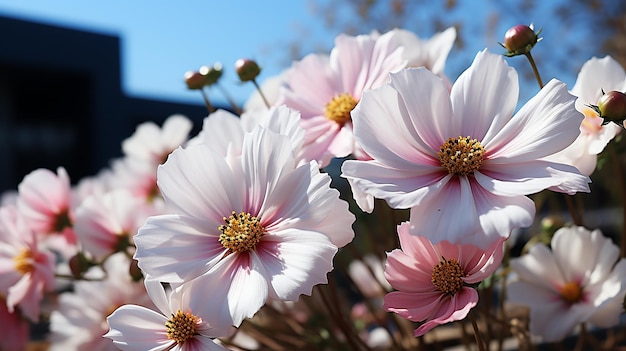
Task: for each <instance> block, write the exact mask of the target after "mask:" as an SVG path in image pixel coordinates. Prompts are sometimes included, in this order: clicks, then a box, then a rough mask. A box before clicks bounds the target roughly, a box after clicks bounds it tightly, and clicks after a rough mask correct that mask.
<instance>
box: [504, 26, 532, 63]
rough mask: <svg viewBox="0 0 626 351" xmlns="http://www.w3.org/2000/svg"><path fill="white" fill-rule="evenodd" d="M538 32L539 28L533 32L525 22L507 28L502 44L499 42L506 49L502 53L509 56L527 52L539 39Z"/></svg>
mask: <svg viewBox="0 0 626 351" xmlns="http://www.w3.org/2000/svg"><path fill="white" fill-rule="evenodd" d="M539 33H541V30H539V32H537V33H535V31H534V30H533V27H532V25H530V26H527V25H525V24H518V25H517V26H515V27H512V28H511V29H509V30H507V31H506V33H505V34H504V44H500V45H502V46H503V47H504V48H505V49H506V50H507V52H506V53H505V54H504V55H506V56H509V57H510V56H516V55H524V54H527V53H529V52H530V50H531V49H532V48H533V47H534V46H535V44H537V42H539V41H540V40H541V38H539Z"/></svg>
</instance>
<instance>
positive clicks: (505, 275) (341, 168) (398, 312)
mask: <svg viewBox="0 0 626 351" xmlns="http://www.w3.org/2000/svg"><path fill="white" fill-rule="evenodd" d="M538 34H539V33H535V32H534V31H533V29H532V27H528V26H517V27H514V28H513V29H512V30H511V31H509V32H507V35H506V37H505V43H504V46H505V47H506V49H507V50H508V52H507V54H505V56H515V55H519V54H524V55H526V56H527V57H528V58H529V59H530V62H531V64H532V65H533V68H535V72H537V70H536V67H534V65H535V64H534V61H532V56H531V55H530V51H531V49H533V48H534V46H535V45H536V44H537V43H538V42H539V39H540V38H538ZM455 38H456V30H455V29H454V28H449V29H447V30H445V31H443V32H441V33H438V34H437V35H435V36H433V37H432V38H431V39H429V40H423V39H419V38H418V37H417V36H415V34H413V33H411V32H409V31H406V30H401V29H395V30H392V31H389V32H386V33H378V32H374V33H371V34H369V35H358V36H349V35H339V36H338V37H337V38H336V39H335V45H334V48H333V49H332V50H331V51H330V53H329V54H311V55H308V56H306V57H304V58H302V59H301V60H299V61H295V62H293V64H292V66H291V67H289V68H288V69H287V70H285V72H284V73H283V74H281V75H280V76H279V77H273V78H272V79H271V83H268V84H263V85H262V87H259V85H258V84H257V81H256V78H257V77H258V76H259V74H260V73H261V71H262V70H261V67H260V66H259V65H258V64H257V63H256V62H254V61H252V60H247V59H244V60H240V61H238V62H237V64H236V69H237V73H238V75H239V76H240V78H241V80H242V81H245V82H247V81H250V82H252V83H253V84H255V85H256V86H257V87H259V90H258V91H257V93H255V95H254V96H251V97H250V100H249V101H248V103H246V105H245V107H244V108H243V109H241V108H239V107H238V106H233V108H232V112H230V111H226V110H223V109H218V110H215V109H214V108H213V106H212V105H211V104H210V102H209V100H208V96H207V95H206V93H205V92H204V88H205V87H210V86H212V85H214V84H217V81H218V80H219V78H220V77H221V74H222V66H221V65H213V66H212V67H211V68H208V67H203V69H201V70H200V71H199V72H189V73H187V74H186V75H185V79H186V82H187V85H188V87H189V88H190V89H193V90H200V91H202V94H203V97H204V99H205V102H206V104H207V108H208V109H209V111H210V113H209V115H208V116H207V117H206V118H205V119H204V122H203V126H202V129H201V131H200V132H199V133H198V134H197V135H194V136H191V135H189V133H190V130H191V129H192V123H191V122H190V121H189V120H188V119H187V118H186V117H183V116H179V115H175V116H171V117H169V118H168V119H167V120H166V121H165V122H164V124H163V125H162V126H157V125H156V124H154V123H145V124H142V125H140V126H138V128H137V130H136V132H135V134H133V135H132V136H131V137H129V138H128V139H126V140H125V141H124V142H123V143H122V151H123V153H124V155H123V157H121V158H119V159H116V160H114V161H113V162H112V163H111V166H110V167H109V168H107V169H104V170H103V171H102V172H100V173H99V174H98V175H96V176H93V177H91V178H89V179H81V180H80V181H79V182H77V183H76V185H71V182H70V177H69V175H68V174H67V172H66V171H65V170H64V168H62V167H59V168H58V170H57V171H56V172H52V171H50V170H46V169H38V170H35V171H33V172H32V173H30V174H29V175H27V176H26V177H25V178H24V179H23V181H22V182H21V184H20V185H19V186H18V189H17V193H16V194H14V195H13V196H6V197H5V201H4V202H3V204H2V206H1V207H0V236H1V240H0V301H1V302H2V308H0V320H1V321H2V325H3V326H4V325H7V328H8V330H11V331H12V332H11V333H10V334H11V337H10V338H3V339H2V340H0V349H2V350H20V349H22V348H23V347H24V345H25V343H26V342H27V330H28V323H29V322H37V321H38V320H39V319H40V316H42V315H43V316H46V314H45V313H44V312H42V309H41V306H46V308H48V309H49V308H52V309H53V312H52V313H51V314H50V315H49V316H46V318H47V319H48V320H49V322H50V336H49V338H48V340H49V342H50V349H59V350H61V349H63V350H67V349H75V350H94V349H97V350H109V349H111V350H113V349H116V348H119V349H121V350H225V349H233V350H252V349H259V350H262V349H274V350H280V349H294V348H304V349H319V350H343V349H354V350H357V349H358V350H361V349H366V350H374V349H376V350H378V349H388V348H389V349H411V348H414V347H415V346H417V345H422V344H423V345H427V344H428V343H436V342H437V338H436V337H433V338H430V339H428V338H427V337H428V336H429V334H433V333H434V332H435V327H438V326H440V325H443V324H450V323H453V322H458V323H460V324H461V325H462V326H463V324H462V323H464V321H465V320H466V319H468V320H469V321H470V322H471V324H472V326H473V329H474V333H475V340H476V343H477V345H478V349H479V350H484V349H485V347H488V344H489V340H488V339H487V340H484V337H485V335H484V334H486V333H485V332H484V327H481V325H484V324H485V323H493V326H489V327H488V328H487V331H491V330H493V329H495V328H498V329H499V330H500V331H501V332H500V334H501V336H502V338H504V337H507V336H516V337H517V338H518V340H519V344H520V347H523V345H529V343H532V342H535V340H537V339H535V338H534V337H539V338H541V340H543V341H547V342H554V341H561V340H563V339H565V338H566V337H568V336H569V335H570V334H571V333H572V332H573V331H574V330H577V331H578V332H579V333H581V335H582V333H583V332H585V330H586V328H587V324H589V325H592V326H595V327H600V328H610V327H613V326H615V325H617V324H619V321H620V315H621V314H622V312H623V307H622V302H623V300H624V296H625V295H626V261H624V260H623V259H621V258H620V249H619V248H618V247H617V246H616V245H615V244H614V243H613V242H612V241H611V239H610V238H609V237H607V236H604V235H603V234H602V233H601V232H600V231H599V230H598V229H595V230H589V229H587V228H585V227H584V226H583V225H582V223H581V220H580V214H579V213H576V212H575V209H573V210H572V211H573V212H572V215H571V216H572V221H573V223H570V224H568V225H566V226H563V227H562V228H560V229H558V230H553V231H552V232H550V233H548V234H549V238H548V240H547V241H546V242H550V243H551V245H550V247H548V246H546V245H544V244H541V243H540V244H536V245H534V246H532V247H530V248H529V249H528V252H527V253H526V252H525V253H523V254H522V255H521V256H519V257H517V255H514V254H513V247H514V245H515V242H514V238H513V236H514V235H513V234H514V233H518V232H520V231H524V230H525V228H528V227H531V226H532V225H533V223H535V222H536V218H535V217H536V213H537V212H538V210H537V208H538V206H539V205H538V204H537V203H536V202H535V201H534V196H535V194H539V193H541V194H553V193H562V194H561V195H562V196H565V197H566V198H567V199H568V201H571V197H572V196H573V195H575V194H576V193H579V192H589V191H590V185H589V184H590V183H591V179H590V176H591V175H592V174H593V173H594V171H595V170H596V163H597V159H598V155H599V154H600V153H601V152H602V151H603V150H604V149H605V147H607V146H610V143H611V141H612V140H614V139H615V138H616V136H617V135H618V134H619V133H620V131H621V129H622V126H621V125H618V123H621V122H622V121H623V120H624V117H626V113H622V112H626V109H624V111H622V110H621V108H622V107H623V106H622V105H620V104H622V103H624V101H626V100H624V101H622V100H620V98H619V94H616V93H614V92H620V91H622V90H624V89H626V87H625V84H626V73H625V72H624V70H623V69H622V68H621V67H620V66H619V64H617V62H616V61H614V60H613V59H612V58H611V57H608V56H607V57H605V58H602V59H598V58H593V59H591V60H589V61H588V62H587V63H585V64H584V65H583V66H582V68H581V71H580V74H579V77H578V80H577V81H576V84H575V85H574V87H573V88H571V89H568V88H567V86H566V84H564V83H563V82H560V81H558V80H556V79H553V80H551V81H549V82H548V83H547V84H545V86H544V85H543V83H542V82H541V79H540V78H539V76H537V78H538V82H539V85H540V87H541V89H540V90H539V91H538V92H537V93H536V95H535V96H534V97H532V98H531V99H530V100H529V101H527V102H526V103H525V104H523V105H522V106H518V101H517V99H518V94H519V89H520V88H519V82H518V76H517V73H516V71H515V69H513V68H512V67H510V66H509V65H508V64H507V62H506V59H505V58H504V57H503V55H501V54H497V53H491V52H489V51H487V50H483V51H480V52H479V53H478V54H477V55H476V57H475V58H474V61H473V62H472V64H471V65H470V66H469V67H468V68H467V69H466V70H465V71H464V72H463V73H462V74H461V75H460V76H459V77H458V78H457V79H456V80H455V81H454V82H451V81H450V80H449V79H448V78H447V77H445V76H444V73H443V72H444V67H445V61H446V59H447V56H448V55H449V53H450V51H451V49H452V47H453V44H454V41H455ZM605 90H606V91H608V92H607V93H605ZM620 93H621V92H620ZM616 96H617V97H616ZM615 101H617V102H615ZM625 106H626V105H625ZM614 122H615V123H614ZM570 204H571V203H570ZM531 230H532V229H531ZM524 233H525V234H528V231H524ZM625 240H626V239H625V238H622V239H621V242H622V245H623V242H624V241H625ZM531 242H532V239H531V240H530V241H529V243H531ZM622 247H626V246H622ZM621 256H624V252H622V255H621ZM496 282H501V283H502V286H501V287H500V288H498V289H497V288H496ZM494 294H497V295H498V297H499V300H500V304H499V307H495V305H496V304H495V303H493V301H491V300H490V299H491V298H492V297H493V295H494ZM48 296H57V297H58V301H56V302H49V301H48V300H49V299H47V297H48ZM485 296H487V297H485ZM489 296H491V297H489ZM484 298H486V299H487V301H485V302H482V300H483V299H484ZM480 304H483V305H484V306H483V307H482V308H478V306H479V305H480ZM511 306H522V308H525V309H527V311H528V312H527V313H526V318H527V319H528V326H527V327H525V326H524V325H522V324H521V322H520V320H521V319H520V318H521V317H519V316H517V315H516V316H509V312H511V311H512V307H511ZM398 317H400V318H398ZM459 321H460V322H459ZM463 328H464V326H463ZM463 330H464V329H463ZM431 331H432V333H431ZM487 334H488V333H487ZM102 336H104V338H103V337H102ZM422 336H424V337H422ZM531 337H532V338H531ZM581 338H582V336H581ZM459 340H461V338H459ZM500 341H502V339H501V340H500ZM459 342H463V341H459ZM616 342H618V341H616ZM607 347H609V346H607Z"/></svg>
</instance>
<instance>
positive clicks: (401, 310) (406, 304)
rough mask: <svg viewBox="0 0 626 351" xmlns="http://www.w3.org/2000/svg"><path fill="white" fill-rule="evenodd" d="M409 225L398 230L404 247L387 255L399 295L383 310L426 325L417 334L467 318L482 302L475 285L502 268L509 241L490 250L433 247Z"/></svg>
mask: <svg viewBox="0 0 626 351" xmlns="http://www.w3.org/2000/svg"><path fill="white" fill-rule="evenodd" d="M409 226H410V224H409V222H404V223H402V224H401V225H399V226H398V236H399V238H400V249H396V250H393V251H392V252H390V253H388V254H387V264H386V267H385V277H386V278H387V280H388V281H389V283H390V284H391V286H392V287H394V288H395V289H396V290H398V291H394V292H390V293H388V294H387V295H386V296H385V299H384V304H383V307H384V308H385V309H386V310H387V311H389V312H394V313H397V314H399V315H400V316H402V317H404V318H406V319H409V320H411V321H414V322H424V323H423V324H421V325H420V326H419V327H418V328H417V329H416V330H415V336H421V335H424V334H426V333H427V332H428V331H429V330H431V329H432V328H434V327H436V326H438V325H440V324H445V323H449V322H453V321H457V320H462V319H464V318H465V317H466V316H467V313H468V312H469V311H470V309H472V308H473V307H474V306H476V304H477V303H478V293H477V292H476V290H475V289H474V288H473V287H472V285H473V284H478V283H480V282H481V281H482V280H484V279H485V278H487V277H488V276H489V275H491V274H492V273H493V272H495V270H496V269H497V268H498V267H499V266H500V263H501V262H502V256H503V254H504V246H503V245H504V241H503V240H501V239H498V240H496V241H495V242H493V243H492V244H491V245H490V246H489V248H488V249H487V250H482V249H480V248H478V247H476V246H473V245H455V244H452V243H449V242H447V241H441V242H439V243H437V244H433V243H431V242H430V241H429V240H428V239H427V238H426V237H423V236H418V235H411V234H410V233H409Z"/></svg>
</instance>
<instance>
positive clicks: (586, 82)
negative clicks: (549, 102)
mask: <svg viewBox="0 0 626 351" xmlns="http://www.w3.org/2000/svg"><path fill="white" fill-rule="evenodd" d="M624 81H626V72H624V68H623V67H622V65H620V64H619V62H617V61H615V60H614V59H613V58H612V57H611V56H605V57H603V58H597V57H592V58H591V59H589V60H588V61H587V62H585V63H584V64H583V66H582V68H581V69H580V72H579V73H578V77H577V78H576V83H575V84H574V87H573V88H572V94H574V95H576V96H578V97H580V98H581V99H582V100H583V101H584V102H585V103H586V104H593V105H596V104H597V103H598V99H599V98H600V97H601V96H602V90H604V92H609V91H611V90H619V91H623V87H624Z"/></svg>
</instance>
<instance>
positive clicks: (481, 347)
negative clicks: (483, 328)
mask: <svg viewBox="0 0 626 351" xmlns="http://www.w3.org/2000/svg"><path fill="white" fill-rule="evenodd" d="M468 317H469V320H470V321H471V322H472V328H474V338H475V339H476V346H478V351H486V350H485V344H484V343H483V339H482V338H481V337H480V330H478V324H476V320H475V319H474V316H472V315H471V314H470V315H469V316H468Z"/></svg>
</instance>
